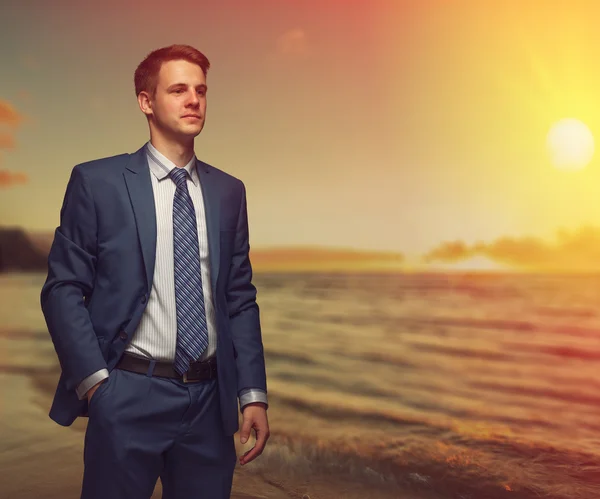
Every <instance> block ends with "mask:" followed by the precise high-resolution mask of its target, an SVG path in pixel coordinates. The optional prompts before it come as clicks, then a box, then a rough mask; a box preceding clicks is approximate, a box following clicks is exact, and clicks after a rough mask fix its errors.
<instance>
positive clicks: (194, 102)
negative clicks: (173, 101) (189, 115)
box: [187, 89, 200, 107]
mask: <svg viewBox="0 0 600 499" xmlns="http://www.w3.org/2000/svg"><path fill="white" fill-rule="evenodd" d="M199 103H200V99H198V94H197V93H196V91H195V90H193V89H192V91H191V92H190V93H189V95H188V98H187V105H188V106H193V107H197V106H198V104H199Z"/></svg>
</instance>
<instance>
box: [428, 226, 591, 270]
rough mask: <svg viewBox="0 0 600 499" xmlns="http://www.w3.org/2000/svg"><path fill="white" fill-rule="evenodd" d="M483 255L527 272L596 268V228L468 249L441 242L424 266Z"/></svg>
mask: <svg viewBox="0 0 600 499" xmlns="http://www.w3.org/2000/svg"><path fill="white" fill-rule="evenodd" d="M476 256H483V257H487V258H489V259H490V260H493V261H495V262H498V263H503V264H507V265H510V266H512V267H515V268H522V269H527V270H535V269H539V270H554V271H570V270H595V269H600V228H597V227H582V228H580V229H578V230H575V231H566V230H560V231H558V233H557V237H556V241H555V242H547V241H544V240H543V239H541V238H536V237H522V238H517V237H501V238H499V239H497V240H496V241H493V242H490V243H484V242H479V243H476V244H474V245H472V246H468V245H467V244H465V243H464V242H462V241H454V242H445V243H443V244H441V245H440V246H438V247H437V248H434V249H433V250H432V251H430V252H429V253H427V254H426V255H425V256H424V257H423V259H424V261H425V262H427V263H431V262H436V261H437V262H446V263H456V262H459V261H462V260H466V259H468V258H472V257H476Z"/></svg>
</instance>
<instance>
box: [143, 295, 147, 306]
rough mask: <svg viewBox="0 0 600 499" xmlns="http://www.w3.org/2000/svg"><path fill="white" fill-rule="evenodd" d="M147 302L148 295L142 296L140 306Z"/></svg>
mask: <svg viewBox="0 0 600 499" xmlns="http://www.w3.org/2000/svg"><path fill="white" fill-rule="evenodd" d="M147 301H148V295H144V296H142V305H143V304H145V303H146V302H147Z"/></svg>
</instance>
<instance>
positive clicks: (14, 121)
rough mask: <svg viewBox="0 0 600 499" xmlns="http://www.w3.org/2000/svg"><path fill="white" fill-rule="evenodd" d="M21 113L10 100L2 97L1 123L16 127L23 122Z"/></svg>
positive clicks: (0, 100)
mask: <svg viewBox="0 0 600 499" xmlns="http://www.w3.org/2000/svg"><path fill="white" fill-rule="evenodd" d="M23 119H24V117H23V115H21V114H20V113H19V112H18V111H17V110H16V109H15V108H14V107H13V106H12V104H11V103H10V102H8V101H5V100H2V99H0V125H6V126H8V127H10V128H12V129H16V128H18V127H19V125H20V124H21V123H22V122H23Z"/></svg>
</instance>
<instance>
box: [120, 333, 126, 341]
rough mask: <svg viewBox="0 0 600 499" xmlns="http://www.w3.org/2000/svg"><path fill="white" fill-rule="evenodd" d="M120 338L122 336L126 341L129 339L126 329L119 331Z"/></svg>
mask: <svg viewBox="0 0 600 499" xmlns="http://www.w3.org/2000/svg"><path fill="white" fill-rule="evenodd" d="M119 338H121V339H122V340H123V341H125V340H126V339H127V333H126V332H125V331H121V332H120V333H119Z"/></svg>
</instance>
